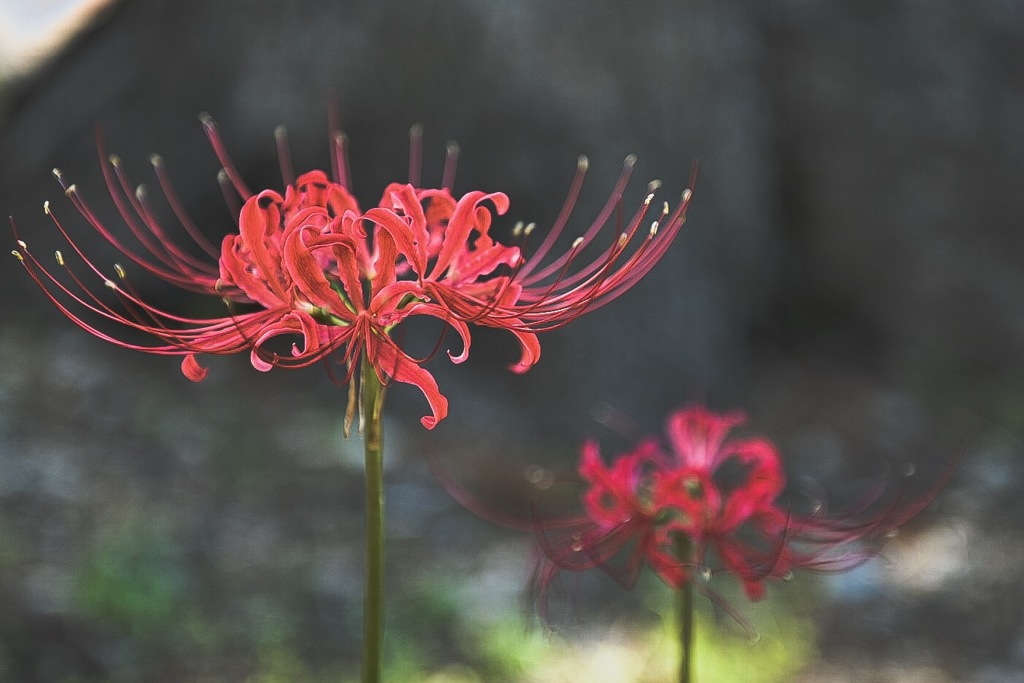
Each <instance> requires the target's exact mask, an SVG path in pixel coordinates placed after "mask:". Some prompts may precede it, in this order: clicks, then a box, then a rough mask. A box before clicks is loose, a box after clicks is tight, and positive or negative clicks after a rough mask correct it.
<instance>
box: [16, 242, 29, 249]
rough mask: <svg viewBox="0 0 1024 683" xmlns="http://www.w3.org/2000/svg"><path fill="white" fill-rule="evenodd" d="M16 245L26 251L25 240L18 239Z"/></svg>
mask: <svg viewBox="0 0 1024 683" xmlns="http://www.w3.org/2000/svg"><path fill="white" fill-rule="evenodd" d="M18 246H19V247H21V248H22V249H24V250H25V251H28V244H26V243H25V240H18Z"/></svg>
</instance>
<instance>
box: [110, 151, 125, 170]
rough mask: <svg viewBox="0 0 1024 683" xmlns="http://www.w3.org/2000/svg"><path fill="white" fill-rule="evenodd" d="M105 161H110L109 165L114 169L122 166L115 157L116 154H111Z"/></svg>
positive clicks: (119, 159) (117, 157)
mask: <svg viewBox="0 0 1024 683" xmlns="http://www.w3.org/2000/svg"><path fill="white" fill-rule="evenodd" d="M107 159H108V160H109V161H110V165H111V166H113V167H114V168H120V167H121V165H122V164H121V157H119V156H117V155H116V154H111V155H110V156H108V157H107Z"/></svg>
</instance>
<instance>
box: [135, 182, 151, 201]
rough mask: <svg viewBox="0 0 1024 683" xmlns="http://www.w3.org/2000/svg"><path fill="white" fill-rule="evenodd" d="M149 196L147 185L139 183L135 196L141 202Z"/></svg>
mask: <svg viewBox="0 0 1024 683" xmlns="http://www.w3.org/2000/svg"><path fill="white" fill-rule="evenodd" d="M148 196H149V192H148V191H147V190H146V186H145V185H139V186H138V187H136V188H135V198H136V199H138V200H139V201H140V202H144V201H146V198H147V197H148Z"/></svg>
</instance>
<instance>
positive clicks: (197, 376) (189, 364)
mask: <svg viewBox="0 0 1024 683" xmlns="http://www.w3.org/2000/svg"><path fill="white" fill-rule="evenodd" d="M181 372H182V374H184V375H185V376H186V377H188V378H189V379H190V380H192V381H193V382H202V381H203V380H204V379H206V376H207V375H208V374H210V369H209V368H205V367H203V366H202V365H200V364H199V361H197V360H196V354H194V353H189V354H187V355H186V356H185V357H184V358H182V359H181Z"/></svg>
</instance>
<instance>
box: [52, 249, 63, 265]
mask: <svg viewBox="0 0 1024 683" xmlns="http://www.w3.org/2000/svg"><path fill="white" fill-rule="evenodd" d="M53 257H54V258H55V259H57V265H58V266H63V265H64V254H62V253H60V249H58V250H57V251H55V252H53Z"/></svg>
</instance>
